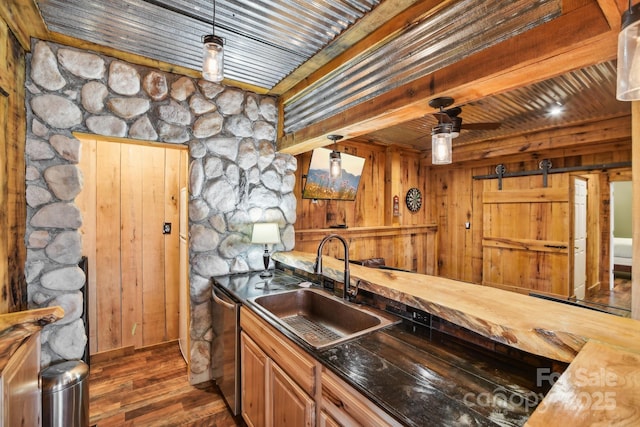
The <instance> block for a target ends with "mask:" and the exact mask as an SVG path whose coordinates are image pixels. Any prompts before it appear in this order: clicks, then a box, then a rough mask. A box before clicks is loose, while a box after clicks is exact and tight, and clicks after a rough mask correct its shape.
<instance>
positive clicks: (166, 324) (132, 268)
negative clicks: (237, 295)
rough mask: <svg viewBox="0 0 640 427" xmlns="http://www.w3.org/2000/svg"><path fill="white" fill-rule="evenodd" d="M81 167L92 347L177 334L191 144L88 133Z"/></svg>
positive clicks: (170, 337) (146, 341)
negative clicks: (145, 142) (182, 219)
mask: <svg viewBox="0 0 640 427" xmlns="http://www.w3.org/2000/svg"><path fill="white" fill-rule="evenodd" d="M80 167H81V170H82V173H83V175H84V186H83V189H82V192H81V194H80V195H79V197H78V198H77V200H76V203H77V204H78V207H79V209H80V210H81V212H82V216H83V225H82V228H81V233H82V247H83V255H86V256H87V257H88V259H89V325H90V334H89V335H90V353H91V354H94V353H99V352H103V351H108V350H113V349H117V348H121V347H130V346H133V347H135V348H139V347H143V346H148V345H152V344H157V343H160V342H164V341H169V340H176V339H178V331H179V325H178V311H179V281H180V256H179V249H180V240H179V229H178V228H179V227H178V225H179V222H180V221H179V218H180V203H179V200H180V194H179V193H180V187H181V186H184V185H185V181H186V175H187V172H186V167H187V151H186V150H184V149H176V148H173V147H171V148H168V147H166V146H152V145H139V144H130V143H121V142H112V141H96V140H83V141H82V160H81V163H80ZM165 224H171V230H170V231H169V230H167V229H165Z"/></svg>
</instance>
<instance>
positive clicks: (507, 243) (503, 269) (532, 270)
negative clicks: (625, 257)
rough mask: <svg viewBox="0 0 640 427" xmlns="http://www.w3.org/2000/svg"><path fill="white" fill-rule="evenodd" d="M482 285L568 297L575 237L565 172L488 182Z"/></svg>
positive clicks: (485, 200)
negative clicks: (571, 246)
mask: <svg viewBox="0 0 640 427" xmlns="http://www.w3.org/2000/svg"><path fill="white" fill-rule="evenodd" d="M483 184H484V189H483V213H482V216H483V223H484V224H483V239H482V247H483V250H482V255H483V269H482V274H483V284H484V285H488V286H493V287H498V288H502V289H507V290H512V291H517V292H521V293H529V292H534V293H541V294H547V295H553V296H557V297H568V296H569V294H570V292H571V283H570V277H569V251H568V247H569V245H568V243H569V241H570V238H571V234H572V233H571V231H570V225H571V224H572V222H571V220H570V211H571V209H570V206H569V193H570V191H569V183H568V177H567V176H566V174H556V175H550V176H549V177H548V186H547V187H546V188H545V187H543V185H542V177H541V176H533V177H512V178H505V179H504V180H503V182H502V184H503V189H502V190H498V181H497V180H487V181H484V183H483Z"/></svg>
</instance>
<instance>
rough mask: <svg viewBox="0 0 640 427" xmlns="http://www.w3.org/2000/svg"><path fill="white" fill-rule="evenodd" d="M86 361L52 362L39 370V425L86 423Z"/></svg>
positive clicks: (62, 426)
mask: <svg viewBox="0 0 640 427" xmlns="http://www.w3.org/2000/svg"><path fill="white" fill-rule="evenodd" d="M88 374H89V365H87V364H86V363H84V362H83V361H82V360H71V361H67V362H61V363H56V364H55V365H51V366H49V367H48V368H46V369H45V370H44V371H42V374H41V377H42V427H87V426H88V425H89V384H88V382H87V375H88Z"/></svg>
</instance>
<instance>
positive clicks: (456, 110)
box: [429, 96, 501, 138]
mask: <svg viewBox="0 0 640 427" xmlns="http://www.w3.org/2000/svg"><path fill="white" fill-rule="evenodd" d="M452 104H453V98H451V97H449V96H443V97H440V98H435V99H432V100H431V101H429V106H431V107H433V108H438V109H439V110H440V111H438V112H437V113H433V116H434V117H435V118H436V119H437V120H438V123H439V124H441V123H451V137H452V138H456V137H457V136H458V135H460V130H461V129H464V130H495V129H498V128H499V127H500V126H501V123H498V122H486V123H466V124H465V125H464V126H463V125H462V117H459V116H460V114H461V113H462V108H460V107H453V108H449V109H448V110H445V108H447V107H448V106H450V105H452Z"/></svg>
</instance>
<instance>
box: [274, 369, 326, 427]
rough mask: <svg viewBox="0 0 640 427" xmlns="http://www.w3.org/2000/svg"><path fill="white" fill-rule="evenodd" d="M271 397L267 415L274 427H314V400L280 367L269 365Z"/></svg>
mask: <svg viewBox="0 0 640 427" xmlns="http://www.w3.org/2000/svg"><path fill="white" fill-rule="evenodd" d="M268 372H269V380H268V383H269V388H270V393H269V392H267V395H268V396H269V397H270V399H268V400H269V402H268V410H267V413H268V414H271V416H270V417H269V418H270V419H271V420H272V421H273V424H272V425H273V426H274V427H286V426H290V427H298V426H305V427H312V426H314V425H315V423H314V420H315V407H316V404H315V402H314V400H313V399H312V398H311V397H309V396H308V395H307V394H306V393H305V392H304V391H303V390H302V389H301V388H300V387H299V386H298V385H297V384H296V383H295V382H294V381H293V380H292V379H291V377H289V376H288V375H287V374H286V373H285V372H284V371H283V370H282V369H281V368H280V367H279V366H278V365H276V364H275V363H274V362H271V363H269V370H268Z"/></svg>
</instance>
